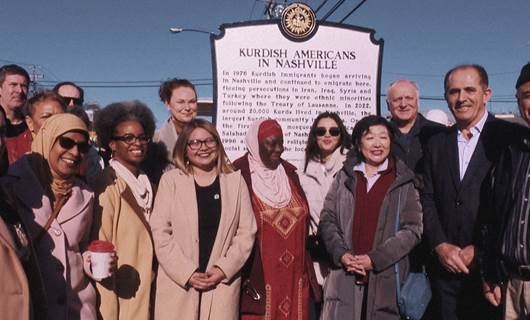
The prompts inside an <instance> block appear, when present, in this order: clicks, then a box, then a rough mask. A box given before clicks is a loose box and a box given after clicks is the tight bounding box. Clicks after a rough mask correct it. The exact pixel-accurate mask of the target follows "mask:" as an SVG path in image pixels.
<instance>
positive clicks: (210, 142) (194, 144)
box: [188, 138, 217, 150]
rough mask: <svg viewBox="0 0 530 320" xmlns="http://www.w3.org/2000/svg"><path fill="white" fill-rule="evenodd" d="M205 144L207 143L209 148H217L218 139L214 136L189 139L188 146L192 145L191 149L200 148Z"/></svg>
mask: <svg viewBox="0 0 530 320" xmlns="http://www.w3.org/2000/svg"><path fill="white" fill-rule="evenodd" d="M203 144H205V145H206V147H208V148H215V147H217V140H215V139H214V138H207V139H204V140H199V139H195V140H191V141H188V147H190V149H191V150H199V149H200V148H202V145H203Z"/></svg>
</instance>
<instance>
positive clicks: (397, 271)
mask: <svg viewBox="0 0 530 320" xmlns="http://www.w3.org/2000/svg"><path fill="white" fill-rule="evenodd" d="M400 206H401V190H399V193H398V205H397V210H396V227H395V231H396V233H397V232H398V231H399V211H400V208H399V207H400ZM394 271H395V273H396V293H397V298H398V299H399V296H401V283H400V281H399V261H397V262H396V263H395V264H394Z"/></svg>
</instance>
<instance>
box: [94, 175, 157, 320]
mask: <svg viewBox="0 0 530 320" xmlns="http://www.w3.org/2000/svg"><path fill="white" fill-rule="evenodd" d="M96 192H97V193H98V205H97V206H96V210H95V221H94V230H95V234H96V236H95V237H96V238H98V239H101V240H106V241H110V242H112V243H113V244H114V247H115V250H116V253H117V255H118V266H117V267H118V270H117V271H116V273H115V274H114V275H113V276H112V277H111V278H109V279H106V280H103V281H102V282H98V283H97V284H96V288H97V292H98V297H99V300H98V302H99V314H100V316H101V317H102V318H103V319H105V320H112V319H116V320H117V319H124V320H125V319H126V320H147V319H149V301H150V294H151V283H152V279H153V277H154V275H153V256H154V251H153V241H152V238H151V230H150V229H149V225H148V223H147V221H146V220H145V217H144V213H143V209H141V208H140V207H139V206H138V205H137V203H136V200H135V198H134V196H133V194H132V191H131V189H130V188H129V186H128V185H127V183H126V182H125V181H124V180H123V179H122V178H120V177H117V176H116V173H115V171H114V169H113V168H111V167H108V168H106V169H105V170H104V171H103V175H102V176H101V177H100V179H99V180H97V182H96Z"/></svg>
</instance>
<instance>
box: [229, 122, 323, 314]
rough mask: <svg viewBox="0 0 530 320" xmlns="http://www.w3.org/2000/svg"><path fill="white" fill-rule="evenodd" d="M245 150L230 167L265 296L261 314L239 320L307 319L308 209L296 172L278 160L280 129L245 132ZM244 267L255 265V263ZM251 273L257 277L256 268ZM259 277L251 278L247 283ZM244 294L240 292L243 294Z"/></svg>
mask: <svg viewBox="0 0 530 320" xmlns="http://www.w3.org/2000/svg"><path fill="white" fill-rule="evenodd" d="M246 145H247V150H248V153H247V154H245V155H244V156H243V157H241V158H240V159H238V160H236V161H235V162H234V166H235V167H236V168H237V169H240V170H241V174H242V175H243V177H244V178H245V181H246V182H247V185H248V188H249V191H250V194H251V200H252V207H253V209H254V215H255V217H256V220H257V221H258V235H257V237H256V243H257V245H256V246H255V250H257V252H254V254H253V258H255V259H261V261H258V265H259V262H261V267H262V268H263V282H264V287H265V292H264V293H262V294H263V297H262V298H261V299H260V303H261V305H262V306H263V307H264V314H261V315H251V314H244V315H243V316H242V319H278V320H280V319H307V318H308V309H309V304H308V301H309V293H310V289H309V288H310V285H311V287H313V288H314V284H315V279H314V271H313V267H312V264H311V259H310V257H309V255H308V254H307V251H306V250H305V241H306V236H307V233H308V229H307V227H308V219H309V207H308V204H307V200H306V198H305V195H304V192H303V190H302V187H301V186H300V181H299V179H298V176H297V175H296V168H295V167H294V166H293V165H291V164H290V163H288V162H286V161H284V160H283V159H282V158H281V155H282V153H283V132H282V128H281V127H280V125H279V123H278V122H276V120H272V119H268V120H258V121H256V122H254V123H252V124H251V126H250V128H249V131H248V133H247V137H246ZM260 257H261V258H260ZM247 264H250V265H255V264H256V261H248V262H247ZM252 269H253V270H252V271H251V272H256V270H259V267H258V268H254V267H253V268H252ZM259 276H260V275H256V274H251V275H250V278H252V279H259ZM258 283H259V280H258ZM317 286H318V284H317ZM254 289H258V294H257V295H256V294H255V297H256V298H258V296H260V294H259V288H254ZM247 292H248V290H246V289H243V293H242V294H243V295H245V294H247ZM313 294H314V296H313V297H314V298H316V297H317V296H318V293H317V292H313ZM315 294H317V296H315ZM243 307H245V306H243ZM242 311H243V312H244V311H245V308H243V310H242Z"/></svg>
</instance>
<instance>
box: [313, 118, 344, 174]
mask: <svg viewBox="0 0 530 320" xmlns="http://www.w3.org/2000/svg"><path fill="white" fill-rule="evenodd" d="M325 118H330V119H333V121H335V123H336V124H337V126H338V127H339V129H340V141H339V145H338V146H337V148H339V147H340V151H341V152H343V151H344V149H349V148H350V147H351V138H350V135H349V134H348V130H347V129H346V127H345V126H344V122H343V121H342V119H341V118H340V117H339V115H338V114H337V113H335V112H329V111H326V112H322V113H321V114H319V115H318V116H317V117H316V119H315V121H313V125H311V129H310V130H309V136H308V137H307V146H306V148H305V163H304V172H305V171H306V170H307V164H308V163H309V161H310V160H315V161H320V148H319V147H318V144H317V135H316V134H315V130H316V128H317V126H318V122H319V121H320V120H321V119H325ZM335 150H336V149H335Z"/></svg>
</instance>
